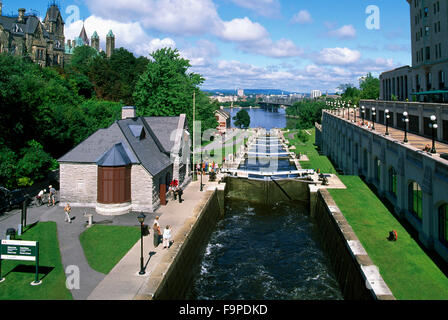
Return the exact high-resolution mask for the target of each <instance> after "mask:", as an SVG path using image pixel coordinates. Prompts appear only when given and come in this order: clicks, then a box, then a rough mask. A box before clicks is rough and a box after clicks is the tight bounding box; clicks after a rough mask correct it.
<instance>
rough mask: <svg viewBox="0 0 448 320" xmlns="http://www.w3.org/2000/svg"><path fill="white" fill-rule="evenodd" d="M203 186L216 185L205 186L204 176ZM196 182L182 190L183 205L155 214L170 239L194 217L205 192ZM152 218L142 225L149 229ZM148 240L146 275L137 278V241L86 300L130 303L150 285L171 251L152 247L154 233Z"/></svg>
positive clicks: (162, 208)
mask: <svg viewBox="0 0 448 320" xmlns="http://www.w3.org/2000/svg"><path fill="white" fill-rule="evenodd" d="M203 182H204V183H206V186H204V190H206V189H207V187H211V186H214V185H217V183H216V182H214V183H211V182H208V176H204V179H203ZM199 189H200V184H199V181H196V182H191V183H190V184H189V185H188V187H187V188H186V189H185V190H184V194H183V199H184V201H183V202H182V203H181V204H180V203H179V202H177V201H174V200H171V201H170V202H169V203H168V205H167V206H165V207H161V208H160V209H159V210H158V211H157V214H158V215H159V216H160V219H159V222H160V226H161V228H162V229H163V228H165V226H166V225H170V226H171V227H172V237H173V238H174V237H175V236H176V232H177V231H178V230H180V228H181V227H182V226H183V224H184V223H185V221H186V220H187V219H188V218H190V217H191V216H192V215H193V211H194V208H195V207H196V206H197V205H198V204H199V203H200V202H201V199H202V198H203V197H205V192H200V191H199ZM153 221H154V217H153V216H151V217H147V218H146V220H145V223H147V224H149V225H150V226H151V225H152V224H153ZM150 233H151V234H150V236H147V237H144V240H143V248H144V249H143V250H144V251H143V252H144V264H145V271H146V274H145V275H143V276H140V275H138V272H139V271H140V241H138V242H137V243H136V244H135V245H134V247H132V249H131V250H129V252H128V253H127V254H126V255H125V256H124V257H123V259H121V261H120V262H119V263H118V264H117V265H116V266H115V267H114V268H113V269H112V270H111V271H110V272H109V274H108V275H107V276H106V277H104V279H103V280H102V281H101V282H100V283H99V284H98V286H97V287H96V288H95V289H94V290H93V292H92V293H91V294H90V295H89V297H88V300H131V299H133V298H134V297H135V295H136V294H137V292H139V290H140V289H141V288H142V287H143V286H144V285H145V284H146V283H147V282H148V281H149V279H150V278H151V273H152V272H153V270H155V269H156V267H157V265H158V264H159V263H160V262H161V261H162V260H163V257H164V256H165V255H167V254H169V250H170V249H163V246H162V244H160V245H159V246H158V247H157V248H155V247H154V244H153V231H152V229H150Z"/></svg>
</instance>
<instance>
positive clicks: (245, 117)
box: [233, 109, 250, 129]
mask: <svg viewBox="0 0 448 320" xmlns="http://www.w3.org/2000/svg"><path fill="white" fill-rule="evenodd" d="M233 121H234V124H235V126H237V127H238V128H240V129H241V128H243V129H247V128H249V125H250V116H249V113H248V112H247V111H246V110H245V109H241V110H240V111H238V113H237V114H236V115H235V116H234V117H233Z"/></svg>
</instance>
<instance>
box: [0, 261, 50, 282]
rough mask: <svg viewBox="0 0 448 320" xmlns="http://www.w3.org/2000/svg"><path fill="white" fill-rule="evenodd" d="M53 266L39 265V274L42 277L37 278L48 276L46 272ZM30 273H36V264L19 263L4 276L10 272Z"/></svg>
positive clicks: (41, 278)
mask: <svg viewBox="0 0 448 320" xmlns="http://www.w3.org/2000/svg"><path fill="white" fill-rule="evenodd" d="M53 269H54V267H46V266H39V275H42V274H43V276H42V277H40V278H39V280H43V279H44V278H46V277H47V276H48V274H49V273H50V272H51V271H53ZM13 272H14V273H30V274H36V266H32V265H24V264H19V265H17V266H15V267H14V269H12V270H10V271H8V272H7V273H6V274H5V275H4V277H7V276H8V275H9V274H10V273H13Z"/></svg>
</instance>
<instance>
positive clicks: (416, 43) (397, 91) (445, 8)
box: [380, 0, 448, 102]
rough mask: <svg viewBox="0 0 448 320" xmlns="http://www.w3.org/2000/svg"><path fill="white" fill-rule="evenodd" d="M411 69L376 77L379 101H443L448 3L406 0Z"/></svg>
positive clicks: (447, 67) (447, 56)
mask: <svg viewBox="0 0 448 320" xmlns="http://www.w3.org/2000/svg"><path fill="white" fill-rule="evenodd" d="M407 2H408V3H409V6H410V13H411V21H410V22H411V48H412V49H411V54H412V66H411V67H410V66H403V67H400V68H397V69H394V70H391V71H387V72H384V73H382V74H381V75H380V82H381V88H380V99H382V100H402V101H403V100H406V99H408V100H409V101H413V100H416V101H427V102H442V101H443V102H447V101H448V86H447V79H446V73H447V72H448V62H447V60H448V43H447V42H446V39H447V38H448V1H446V0H407Z"/></svg>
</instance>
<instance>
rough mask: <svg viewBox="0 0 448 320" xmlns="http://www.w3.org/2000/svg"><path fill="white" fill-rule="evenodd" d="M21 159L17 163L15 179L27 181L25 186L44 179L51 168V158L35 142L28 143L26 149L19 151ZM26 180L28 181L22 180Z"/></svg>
mask: <svg viewBox="0 0 448 320" xmlns="http://www.w3.org/2000/svg"><path fill="white" fill-rule="evenodd" d="M21 155H22V158H21V159H20V160H19V162H18V163H17V178H18V179H22V181H29V182H28V183H27V184H31V185H32V184H33V183H34V181H38V180H41V179H43V178H45V177H46V175H47V173H48V171H49V170H50V168H51V167H52V164H53V161H52V158H51V156H50V155H49V154H48V153H46V152H45V151H44V149H43V147H42V145H41V144H40V143H38V142H36V141H35V140H31V141H29V142H28V147H27V148H24V149H23V150H22V151H21ZM23 178H28V179H23Z"/></svg>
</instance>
